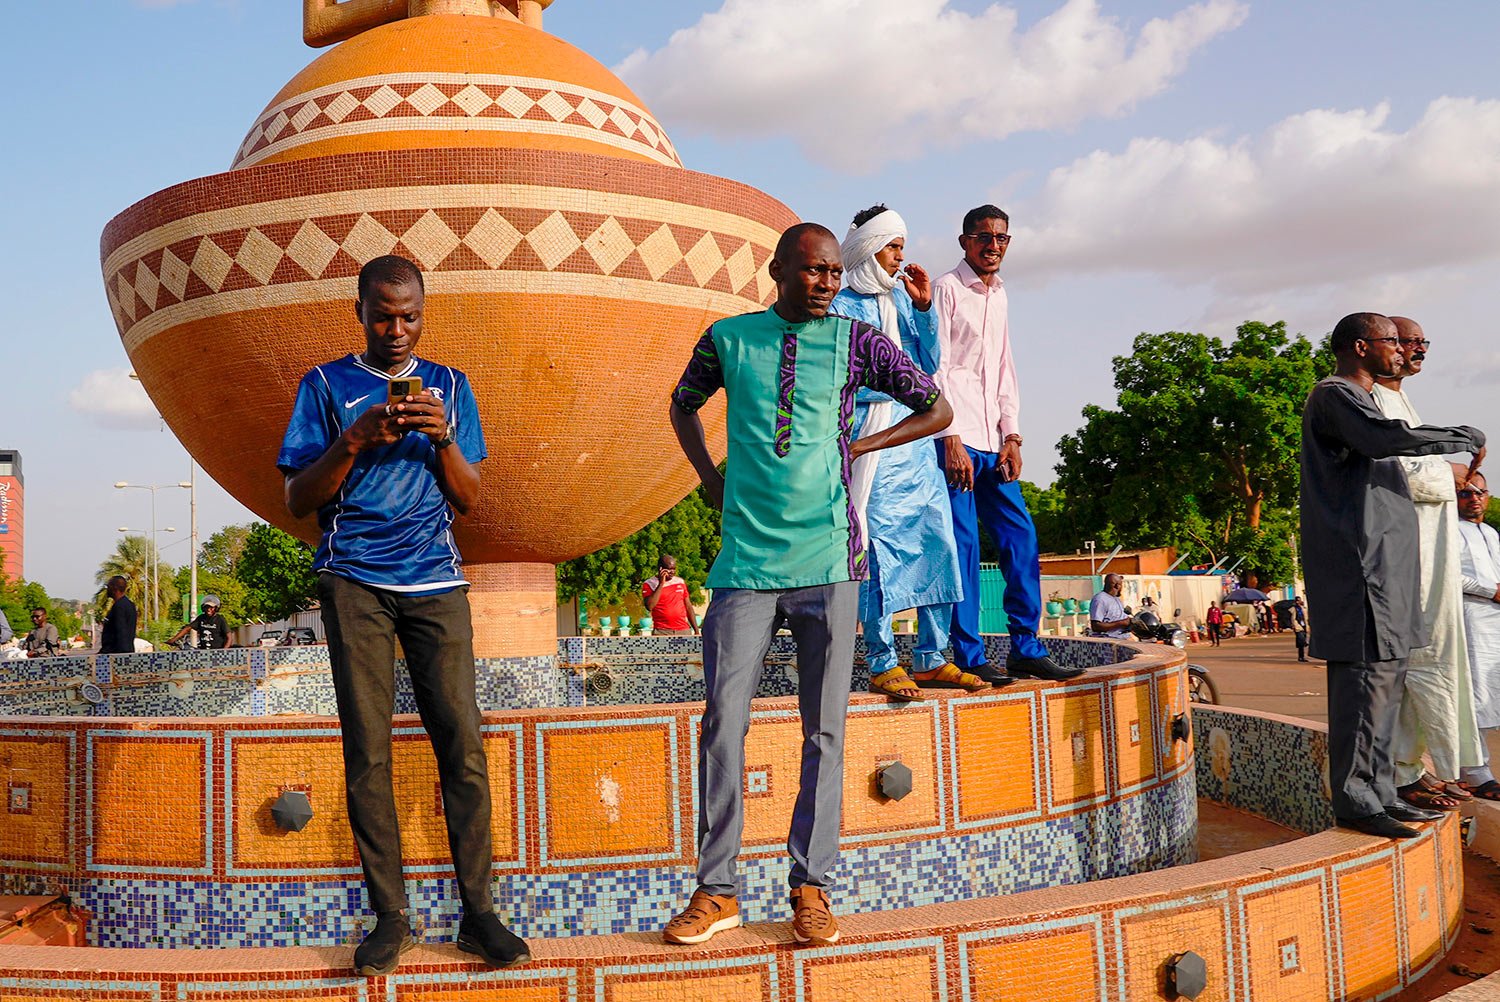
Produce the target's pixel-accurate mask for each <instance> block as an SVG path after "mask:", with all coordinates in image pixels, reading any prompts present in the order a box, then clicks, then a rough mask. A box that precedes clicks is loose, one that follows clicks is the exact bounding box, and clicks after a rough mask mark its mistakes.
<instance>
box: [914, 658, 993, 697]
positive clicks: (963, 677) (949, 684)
mask: <svg viewBox="0 0 1500 1002" xmlns="http://www.w3.org/2000/svg"><path fill="white" fill-rule="evenodd" d="M911 677H912V678H914V679H916V680H917V685H919V686H921V687H922V688H924V689H962V690H964V691H965V692H978V691H979V690H980V689H988V688H989V687H990V684H989V683H988V682H986V681H985V680H984V679H982V678H980V677H979V676H978V675H975V674H974V673H973V672H967V671H964V670H963V669H962V668H960V667H959V666H958V665H955V664H945V665H938V666H937V667H936V668H928V669H926V670H925V671H914V672H912V673H911Z"/></svg>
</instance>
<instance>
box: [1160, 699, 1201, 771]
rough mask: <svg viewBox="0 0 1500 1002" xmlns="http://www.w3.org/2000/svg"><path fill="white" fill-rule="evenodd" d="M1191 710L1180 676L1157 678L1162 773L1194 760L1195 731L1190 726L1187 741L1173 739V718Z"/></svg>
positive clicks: (1174, 769) (1175, 769)
mask: <svg viewBox="0 0 1500 1002" xmlns="http://www.w3.org/2000/svg"><path fill="white" fill-rule="evenodd" d="M1188 712H1190V710H1189V707H1188V702H1187V692H1186V683H1185V682H1184V681H1183V680H1182V678H1181V677H1180V676H1177V675H1165V676H1162V677H1161V678H1159V679H1157V680H1156V713H1157V717H1158V719H1159V721H1160V726H1161V742H1162V745H1161V774H1162V775H1163V776H1170V775H1172V773H1174V772H1176V771H1177V770H1178V769H1180V768H1182V766H1184V765H1186V764H1187V763H1188V762H1190V761H1192V757H1193V733H1192V728H1191V727H1190V728H1188V738H1187V740H1186V741H1174V740H1172V718H1174V717H1176V716H1177V715H1178V714H1179V713H1188Z"/></svg>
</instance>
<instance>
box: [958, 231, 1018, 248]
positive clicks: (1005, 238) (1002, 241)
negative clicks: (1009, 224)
mask: <svg viewBox="0 0 1500 1002" xmlns="http://www.w3.org/2000/svg"><path fill="white" fill-rule="evenodd" d="M964 236H966V237H968V238H969V239H970V240H978V241H979V242H980V243H982V244H999V245H1000V246H1001V247H1004V246H1005V245H1006V244H1008V243H1010V234H1009V233H965V234H964Z"/></svg>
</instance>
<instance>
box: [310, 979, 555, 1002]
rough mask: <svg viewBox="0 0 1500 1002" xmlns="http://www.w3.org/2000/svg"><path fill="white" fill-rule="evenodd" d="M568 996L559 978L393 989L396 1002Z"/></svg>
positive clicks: (511, 1001)
mask: <svg viewBox="0 0 1500 1002" xmlns="http://www.w3.org/2000/svg"><path fill="white" fill-rule="evenodd" d="M571 997H572V995H571V994H570V993H569V991H568V985H567V983H566V982H562V981H556V982H552V983H548V984H536V983H534V982H532V983H526V982H521V981H509V982H507V981H501V980H499V979H496V978H485V977H478V978H474V979H472V980H470V979H465V981H464V982H460V983H459V984H453V983H451V982H441V981H440V982H437V983H435V984H434V983H431V982H428V983H420V982H419V983H415V984H413V983H410V982H408V983H403V984H399V985H398V986H397V987H396V992H395V999H396V1002H568V1000H569V999H570V998H571ZM309 1002H324V1000H321V999H319V1000H309Z"/></svg>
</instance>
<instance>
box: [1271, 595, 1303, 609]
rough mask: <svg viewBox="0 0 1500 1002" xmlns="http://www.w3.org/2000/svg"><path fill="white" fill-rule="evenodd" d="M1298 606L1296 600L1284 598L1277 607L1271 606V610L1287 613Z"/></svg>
mask: <svg viewBox="0 0 1500 1002" xmlns="http://www.w3.org/2000/svg"><path fill="white" fill-rule="evenodd" d="M1296 604H1297V600H1296V599H1295V598H1284V599H1282V600H1281V601H1280V602H1277V603H1276V604H1275V605H1273V606H1271V608H1273V609H1275V610H1276V611H1277V612H1286V611H1287V610H1288V609H1290V608H1291V607H1292V606H1294V605H1296Z"/></svg>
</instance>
